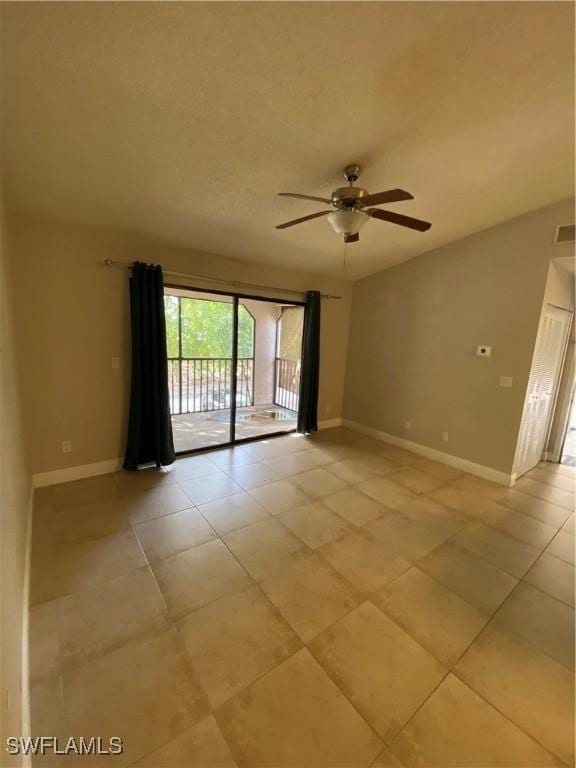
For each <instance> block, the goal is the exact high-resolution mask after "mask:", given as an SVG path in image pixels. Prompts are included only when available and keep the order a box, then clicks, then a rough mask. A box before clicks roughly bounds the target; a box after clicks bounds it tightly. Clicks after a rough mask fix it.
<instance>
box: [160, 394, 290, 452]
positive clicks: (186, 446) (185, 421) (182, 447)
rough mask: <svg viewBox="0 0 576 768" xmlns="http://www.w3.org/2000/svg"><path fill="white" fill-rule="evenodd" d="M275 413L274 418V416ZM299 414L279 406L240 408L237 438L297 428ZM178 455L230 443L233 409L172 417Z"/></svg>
mask: <svg viewBox="0 0 576 768" xmlns="http://www.w3.org/2000/svg"><path fill="white" fill-rule="evenodd" d="M270 414H274V416H273V417H272V416H270V417H269V415H270ZM296 424H297V413H296V412H295V411H289V410H287V409H286V408H282V407H281V406H279V405H254V406H249V407H246V408H238V412H237V418H236V437H237V439H238V440H243V439H244V438H248V437H250V438H252V437H259V436H260V435H262V436H266V435H268V434H270V433H271V432H290V430H292V429H296ZM172 432H173V434H174V448H175V450H176V452H177V453H178V452H180V451H192V450H197V449H198V448H209V447H213V446H216V445H222V443H227V442H229V440H230V410H221V411H201V412H199V413H183V414H175V415H173V416H172Z"/></svg>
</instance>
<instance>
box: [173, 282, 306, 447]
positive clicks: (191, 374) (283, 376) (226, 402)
mask: <svg viewBox="0 0 576 768" xmlns="http://www.w3.org/2000/svg"><path fill="white" fill-rule="evenodd" d="M164 302H165V314H166V335H167V342H168V360H167V365H168V385H169V392H170V411H171V416H172V428H173V433H174V447H175V449H176V452H177V453H188V452H191V451H196V450H202V449H208V448H214V447H217V446H221V445H227V444H234V443H235V442H241V441H243V440H251V439H254V438H257V437H262V436H267V435H276V434H281V433H283V432H291V431H293V430H294V429H295V428H296V422H297V415H298V414H297V412H298V393H299V384H300V353H301V346H302V320H303V313H304V308H303V306H301V305H295V304H289V303H286V302H280V301H278V300H276V299H274V300H272V299H263V298H258V299H255V298H248V297H244V296H238V295H234V294H224V293H208V292H206V291H198V290H191V289H184V288H179V287H166V288H165V297H164Z"/></svg>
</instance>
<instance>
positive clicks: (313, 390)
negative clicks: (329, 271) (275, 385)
mask: <svg viewBox="0 0 576 768" xmlns="http://www.w3.org/2000/svg"><path fill="white" fill-rule="evenodd" d="M319 380H320V293H319V292H318V291H308V293H307V294H306V308H305V310H304V329H303V331H302V368H301V373H300V407H299V408H298V432H304V433H305V432H317V430H318V383H319Z"/></svg>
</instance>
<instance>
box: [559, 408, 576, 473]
mask: <svg viewBox="0 0 576 768" xmlns="http://www.w3.org/2000/svg"><path fill="white" fill-rule="evenodd" d="M560 463H561V464H565V465H566V466H569V467H576V397H574V396H572V405H571V406H570V415H569V416H568V426H567V429H566V437H565V438H564V445H563V446H562V456H561V458H560Z"/></svg>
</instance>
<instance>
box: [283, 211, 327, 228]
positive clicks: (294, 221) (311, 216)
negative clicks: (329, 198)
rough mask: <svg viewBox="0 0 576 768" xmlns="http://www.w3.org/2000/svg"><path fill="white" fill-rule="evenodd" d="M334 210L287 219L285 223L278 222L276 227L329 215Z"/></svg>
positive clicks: (284, 226)
mask: <svg viewBox="0 0 576 768" xmlns="http://www.w3.org/2000/svg"><path fill="white" fill-rule="evenodd" d="M329 213H333V211H320V212H319V213H311V214H310V216H302V217H301V218H300V219H292V221H285V222H284V224H278V225H277V226H276V229H286V227H293V226H294V225H295V224H302V222H303V221H310V219H317V218H318V217H319V216H327V215H328V214H329Z"/></svg>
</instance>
